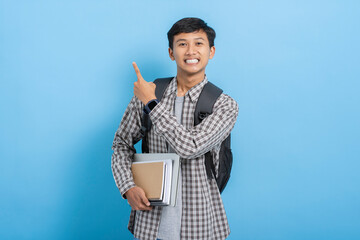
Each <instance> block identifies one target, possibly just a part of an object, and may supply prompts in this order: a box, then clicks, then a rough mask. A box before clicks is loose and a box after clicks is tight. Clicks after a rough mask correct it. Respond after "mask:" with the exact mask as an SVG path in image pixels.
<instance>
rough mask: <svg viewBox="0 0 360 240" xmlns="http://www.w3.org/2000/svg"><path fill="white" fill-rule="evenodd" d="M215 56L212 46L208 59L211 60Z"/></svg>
mask: <svg viewBox="0 0 360 240" xmlns="http://www.w3.org/2000/svg"><path fill="white" fill-rule="evenodd" d="M214 55H215V46H212V47H211V48H210V56H209V59H212V58H213V57H214Z"/></svg>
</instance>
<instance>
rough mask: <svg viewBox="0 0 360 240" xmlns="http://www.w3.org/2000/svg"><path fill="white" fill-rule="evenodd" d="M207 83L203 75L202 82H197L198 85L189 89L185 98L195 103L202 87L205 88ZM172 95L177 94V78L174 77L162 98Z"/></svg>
mask: <svg viewBox="0 0 360 240" xmlns="http://www.w3.org/2000/svg"><path fill="white" fill-rule="evenodd" d="M207 82H208V79H207V77H206V75H205V78H204V80H202V81H201V82H199V83H198V84H196V85H195V86H193V87H192V88H190V89H189V91H187V93H186V94H185V96H186V95H188V96H189V98H190V100H191V101H192V102H195V101H197V99H198V98H199V95H200V93H201V91H202V89H203V87H204V86H205V84H206V83H207ZM174 93H175V94H176V93H177V78H176V77H174V78H173V80H171V82H170V84H169V87H168V88H167V90H166V91H165V93H164V96H168V95H171V94H174Z"/></svg>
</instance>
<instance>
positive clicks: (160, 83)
mask: <svg viewBox="0 0 360 240" xmlns="http://www.w3.org/2000/svg"><path fill="white" fill-rule="evenodd" d="M173 78H174V77H168V78H158V79H155V80H154V83H155V85H156V88H155V95H156V98H157V99H158V100H159V101H160V100H161V98H162V96H163V95H164V92H165V90H166V88H167V86H169V84H170V82H171V80H173Z"/></svg>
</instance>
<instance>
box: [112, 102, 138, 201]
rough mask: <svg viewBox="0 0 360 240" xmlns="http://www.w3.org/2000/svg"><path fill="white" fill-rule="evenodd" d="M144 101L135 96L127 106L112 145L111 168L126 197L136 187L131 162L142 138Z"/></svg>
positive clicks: (121, 191)
mask: <svg viewBox="0 0 360 240" xmlns="http://www.w3.org/2000/svg"><path fill="white" fill-rule="evenodd" d="M141 109H142V103H141V102H140V101H139V100H138V99H137V98H136V97H135V96H134V97H133V98H132V99H131V101H130V103H129V105H128V106H127V108H126V110H125V113H124V116H123V118H122V120H121V123H120V126H119V128H118V129H117V131H116V133H115V137H114V141H113V145H112V150H113V151H114V152H113V154H112V157H111V169H112V173H113V176H114V180H115V183H116V185H117V187H118V188H119V190H120V193H121V195H122V196H123V197H124V198H125V195H124V194H125V193H126V192H127V191H128V190H129V189H130V188H132V187H135V183H134V181H133V176H132V172H131V163H132V161H133V159H134V154H135V153H136V150H135V148H134V144H135V143H137V142H138V141H139V140H140V139H141V134H140V128H141Z"/></svg>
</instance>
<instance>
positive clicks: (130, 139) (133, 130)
mask: <svg viewBox="0 0 360 240" xmlns="http://www.w3.org/2000/svg"><path fill="white" fill-rule="evenodd" d="M207 82H208V80H207V78H206V77H205V79H204V80H203V81H202V82H200V83H199V84H197V85H196V86H194V87H192V88H191V89H190V90H189V91H188V92H187V93H186V94H185V99H184V106H183V114H182V124H179V123H178V122H177V120H176V117H175V116H173V115H172V114H171V113H173V108H174V101H175V98H176V95H177V81H176V77H175V78H174V79H173V80H172V81H171V83H170V84H169V86H168V88H167V89H166V90H165V92H164V95H163V98H162V99H161V101H160V103H158V105H157V106H156V107H155V108H154V109H153V110H152V111H151V112H150V118H151V120H152V123H153V125H152V128H151V130H150V132H149V138H148V145H149V152H150V153H167V152H168V148H167V144H170V146H171V147H172V148H173V149H174V150H175V151H176V153H177V154H178V155H179V156H180V160H181V171H182V204H183V208H182V209H183V211H182V218H181V239H197V240H199V239H206V240H209V239H225V238H226V237H227V236H228V235H229V233H230V229H229V225H228V221H227V218H226V214H225V210H224V206H223V203H222V200H221V196H220V193H219V190H218V187H217V184H216V182H215V180H214V179H212V180H209V179H208V178H207V175H206V170H205V164H204V159H205V155H204V154H205V153H206V152H208V151H211V152H212V154H213V159H214V163H215V166H216V168H217V167H218V156H219V150H220V145H221V142H222V141H223V140H224V139H225V138H226V137H227V136H228V135H229V134H230V131H231V130H232V128H233V127H234V124H235V121H236V118H237V115H238V105H237V103H236V102H235V100H233V99H232V98H231V97H229V96H228V95H225V94H221V96H220V97H219V98H218V99H217V101H216V103H215V105H214V108H213V113H212V114H211V115H209V116H208V117H207V118H205V119H204V120H203V121H202V122H201V123H200V124H199V125H197V126H195V127H194V111H195V106H196V102H197V100H198V97H199V95H200V93H201V90H202V89H203V87H204V85H205V84H206V83H207ZM143 107H144V105H143V104H142V103H141V101H140V100H138V99H137V98H136V97H135V96H134V97H133V98H132V100H131V102H130V104H129V105H128V107H127V109H126V111H125V113H124V116H123V119H122V121H121V124H120V126H119V128H118V130H117V131H116V133H115V138H114V142H113V147H112V149H113V150H114V153H113V155H112V162H111V167H112V171H113V176H114V179H115V182H116V185H117V187H118V188H119V190H120V193H121V194H122V196H123V197H124V194H125V193H126V192H127V191H128V190H129V189H130V188H132V187H134V186H135V184H134V182H133V178H132V173H131V163H132V159H133V155H134V153H135V149H134V144H135V143H136V142H138V141H139V140H140V139H141V136H140V128H141V117H142V111H143ZM161 210H162V207H153V209H152V210H150V211H135V210H131V214H130V220H129V226H128V228H129V230H130V231H131V232H132V233H133V234H134V236H135V237H136V238H139V239H144V240H145V239H156V237H157V232H158V228H159V222H160V215H161Z"/></svg>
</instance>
